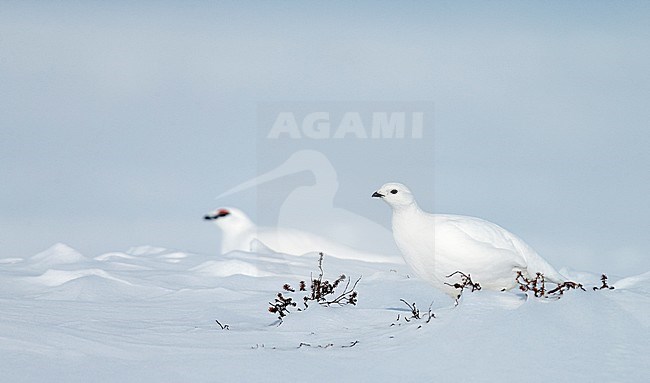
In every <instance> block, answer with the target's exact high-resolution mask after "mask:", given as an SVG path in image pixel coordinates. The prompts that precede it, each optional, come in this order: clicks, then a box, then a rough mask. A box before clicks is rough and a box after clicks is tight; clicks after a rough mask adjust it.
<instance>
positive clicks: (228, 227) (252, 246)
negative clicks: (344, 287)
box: [203, 207, 403, 264]
mask: <svg viewBox="0 0 650 383" xmlns="http://www.w3.org/2000/svg"><path fill="white" fill-rule="evenodd" d="M203 218H204V219H205V220H209V221H214V223H215V224H216V225H217V227H219V228H220V229H221V231H222V233H223V236H222V238H221V254H225V253H228V252H231V251H235V250H239V251H246V252H255V251H259V250H260V248H261V249H269V250H272V251H275V252H279V253H284V254H291V255H304V254H307V253H313V252H323V253H325V254H327V255H330V256H332V257H335V258H342V259H355V260H360V261H366V262H387V263H398V264H400V263H403V261H402V260H401V259H400V258H399V255H397V254H396V255H395V256H392V257H391V256H385V255H379V254H374V253H369V252H365V251H362V250H358V249H355V248H352V247H349V246H346V245H343V244H340V243H337V242H334V241H331V240H329V239H327V238H324V237H321V236H318V235H316V234H313V233H310V232H306V231H302V230H297V229H292V228H283V227H258V226H257V225H255V224H254V223H253V221H251V219H250V218H249V217H248V216H247V215H246V213H244V212H243V211H241V210H239V209H237V208H234V207H223V208H219V209H216V210H214V211H212V212H210V213H208V214H206V215H205V216H204V217H203Z"/></svg>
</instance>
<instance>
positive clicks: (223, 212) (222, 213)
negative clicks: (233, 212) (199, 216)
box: [203, 210, 230, 221]
mask: <svg viewBox="0 0 650 383" xmlns="http://www.w3.org/2000/svg"><path fill="white" fill-rule="evenodd" d="M227 215H230V212H229V211H226V210H221V211H219V213H217V214H212V215H210V214H206V215H205V216H204V217H203V219H204V220H206V221H212V220H214V219H218V218H221V217H225V216H227Z"/></svg>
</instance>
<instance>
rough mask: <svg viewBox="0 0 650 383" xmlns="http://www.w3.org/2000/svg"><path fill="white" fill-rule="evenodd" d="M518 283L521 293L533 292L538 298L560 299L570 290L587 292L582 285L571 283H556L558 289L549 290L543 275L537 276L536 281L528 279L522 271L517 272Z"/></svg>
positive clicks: (538, 274)
mask: <svg viewBox="0 0 650 383" xmlns="http://www.w3.org/2000/svg"><path fill="white" fill-rule="evenodd" d="M516 281H517V283H518V284H519V289H520V290H521V291H523V292H528V291H532V292H533V294H534V295H535V297H537V298H557V299H559V298H560V297H561V296H562V295H563V294H564V292H565V291H568V290H574V289H581V290H582V291H586V290H585V289H584V287H583V286H582V284H580V283H576V282H571V281H566V282H562V283H555V284H556V287H555V288H553V289H550V290H549V289H548V288H547V287H546V279H545V278H544V274H542V273H537V274H535V279H529V278H526V277H525V276H524V274H523V273H522V272H521V271H517V277H516ZM551 283H553V282H551Z"/></svg>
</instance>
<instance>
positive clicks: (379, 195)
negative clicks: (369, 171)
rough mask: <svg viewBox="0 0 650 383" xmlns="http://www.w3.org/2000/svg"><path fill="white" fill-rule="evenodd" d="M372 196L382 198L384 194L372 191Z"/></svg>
mask: <svg viewBox="0 0 650 383" xmlns="http://www.w3.org/2000/svg"><path fill="white" fill-rule="evenodd" d="M372 196H373V197H375V198H382V197H383V196H384V195H383V194H380V193H377V192H374V193H372Z"/></svg>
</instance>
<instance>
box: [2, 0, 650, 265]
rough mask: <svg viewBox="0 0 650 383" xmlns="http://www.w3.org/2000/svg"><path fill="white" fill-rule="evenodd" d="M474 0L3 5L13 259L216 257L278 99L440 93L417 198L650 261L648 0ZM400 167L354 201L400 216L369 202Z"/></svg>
mask: <svg viewBox="0 0 650 383" xmlns="http://www.w3.org/2000/svg"><path fill="white" fill-rule="evenodd" d="M456 3H457V2H454V1H449V2H422V3H420V2H399V3H398V2H355V3H354V4H353V5H348V4H346V3H345V2H334V3H331V2H327V4H325V3H323V4H319V3H315V2H314V3H311V2H300V3H299V2H275V3H270V2H255V3H250V2H249V3H245V4H240V3H236V2H232V3H231V2H228V3H212V2H188V3H185V2H183V3H180V2H179V3H153V2H143V3H141V4H139V5H128V4H126V2H119V3H117V4H104V3H100V2H81V3H80V2H56V3H51V2H3V3H2V5H1V6H0V8H1V10H0V161H1V162H0V175H1V181H2V187H1V188H0V225H1V230H0V257H16V256H17V257H23V256H29V255H31V254H34V253H36V252H37V251H40V250H42V249H43V248H46V247H48V246H49V245H51V244H53V243H55V242H64V243H67V244H69V245H71V246H73V247H76V248H78V249H79V250H81V251H82V252H83V253H85V254H88V255H97V254H100V253H102V252H107V251H112V250H122V249H125V248H127V247H129V246H134V245H139V244H152V245H160V246H165V247H172V248H178V249H182V250H187V251H198V252H203V253H209V252H216V249H217V248H218V235H217V233H216V229H215V228H213V227H212V226H211V225H209V224H207V223H205V222H203V221H202V220H201V217H202V215H203V213H205V212H206V211H208V210H211V209H213V208H215V207H217V206H218V205H219V204H220V203H221V202H219V201H216V200H215V199H214V197H215V196H216V195H217V194H219V193H221V192H222V191H224V190H226V189H228V188H229V187H231V186H234V185H236V184H238V183H240V182H242V181H244V180H246V179H248V178H250V177H252V176H254V175H255V173H256V171H257V164H258V155H257V151H256V150H257V148H256V140H257V137H258V133H257V130H256V129H257V123H258V121H257V106H258V105H259V104H260V103H268V102H277V101H287V100H290V101H308V102H318V101H333V102H341V101H361V102H370V101H401V102H413V101H430V102H432V103H433V105H434V106H435V124H434V125H435V140H434V144H433V145H432V147H431V151H432V152H433V153H434V156H435V161H434V162H435V166H431V167H430V168H424V170H423V172H427V174H426V175H423V176H421V177H417V176H415V173H414V172H413V171H410V172H409V171H405V173H404V174H405V179H401V180H399V181H403V182H405V183H408V184H409V185H411V186H412V188H413V189H414V191H415V192H416V193H418V195H421V196H422V197H420V202H421V205H423V206H424V207H425V208H427V209H429V210H436V211H440V212H446V213H459V214H467V215H475V216H479V217H482V218H486V219H489V220H492V221H495V222H497V223H499V224H501V225H502V226H505V227H506V228H508V229H510V230H511V231H513V232H515V233H517V234H519V235H520V236H522V237H523V238H524V239H526V240H527V241H528V242H529V243H531V245H533V246H534V247H535V248H536V249H537V250H538V251H539V252H540V253H541V254H542V255H544V256H545V257H547V258H548V259H549V260H551V261H552V262H553V263H554V264H555V265H556V266H558V267H561V266H569V267H573V268H577V269H587V270H590V271H594V272H601V271H603V272H611V273H619V274H633V273H635V272H643V271H647V270H648V269H649V268H650V261H649V260H648V258H649V257H648V255H650V238H649V237H648V228H650V218H649V217H650V204H649V203H648V192H649V191H650V172H649V171H648V168H649V167H650V154H649V152H648V149H647V147H648V142H650V130H649V129H648V128H649V127H648V124H649V122H650V107H649V105H648V104H649V102H650V101H649V100H650V72H649V71H648V69H647V68H650V48H649V47H650V44H649V42H650V25H648V23H647V20H649V19H650V3H647V2H625V3H624V6H623V5H622V4H623V3H620V2H614V1H611V2H604V1H584V2H580V1H573V2H570V3H568V2H535V3H533V2H475V3H472V2H464V3H463V4H460V5H459V4H456ZM285 149H286V148H285ZM278 150H280V151H282V150H284V149H283V148H282V147H280V148H278ZM401 157H402V156H401V155H391V154H390V153H387V154H386V160H387V161H391V163H392V166H393V167H399V165H400V161H403V158H401ZM363 158H364V152H363V151H362V150H361V151H360V152H359V153H358V158H357V157H353V158H351V161H355V162H357V161H363ZM396 164H397V165H396ZM340 171H344V170H340ZM385 176H386V175H385V173H382V169H381V167H379V166H376V164H374V163H373V164H370V163H369V164H368V168H367V174H356V177H355V180H356V181H355V183H348V184H345V185H343V184H342V185H341V188H340V190H339V194H338V195H337V203H339V204H340V205H341V206H343V207H346V208H349V209H353V210H356V211H357V212H359V213H361V214H364V215H366V216H368V217H371V218H374V219H376V220H378V221H385V220H387V219H388V215H387V214H388V213H387V211H386V207H385V206H379V205H377V204H373V203H372V202H373V201H368V202H367V203H365V202H362V203H361V206H359V204H360V203H359V202H357V201H358V200H357V199H358V198H359V197H358V196H359V195H363V196H364V197H365V196H369V195H370V194H371V192H372V191H373V190H372V189H373V188H376V187H378V186H379V185H375V184H377V183H383V182H384V181H392V180H393V179H386V180H383V178H384V177H385ZM391 177H392V173H391ZM343 178H344V177H342V178H341V179H343ZM379 180H382V181H381V182H378V181H379ZM296 182H298V181H296ZM370 185H372V187H371V186H370ZM432 189H433V190H432ZM224 202H227V203H228V204H234V205H238V206H240V207H242V208H247V207H249V206H250V208H251V210H252V209H254V206H252V205H253V204H254V199H253V198H251V196H250V195H248V194H242V195H240V196H233V197H232V198H230V199H228V200H227V201H224ZM375 202H376V201H375ZM386 223H387V222H386Z"/></svg>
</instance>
